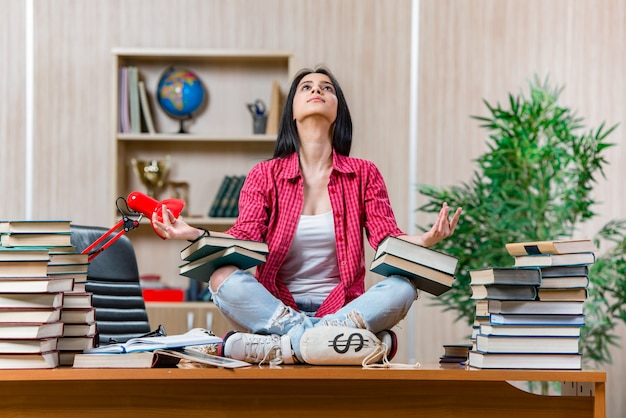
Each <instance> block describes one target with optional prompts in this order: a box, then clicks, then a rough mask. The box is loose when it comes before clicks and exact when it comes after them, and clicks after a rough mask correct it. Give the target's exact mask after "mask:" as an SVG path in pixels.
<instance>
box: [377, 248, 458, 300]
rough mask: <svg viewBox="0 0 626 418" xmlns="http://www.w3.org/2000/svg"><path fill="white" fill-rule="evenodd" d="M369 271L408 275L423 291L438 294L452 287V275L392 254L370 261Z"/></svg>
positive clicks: (389, 274) (384, 274) (387, 274)
mask: <svg viewBox="0 0 626 418" xmlns="http://www.w3.org/2000/svg"><path fill="white" fill-rule="evenodd" d="M370 271H372V272H374V273H377V274H380V275H382V276H386V277H388V276H391V275H399V276H403V277H408V278H410V279H412V280H413V281H414V282H415V285H416V286H417V287H418V288H419V289H421V290H423V291H424V292H427V293H430V294H432V295H435V296H439V295H441V294H442V293H444V292H447V291H448V290H450V289H451V288H452V284H453V283H454V276H453V275H451V274H448V273H444V272H442V271H440V270H436V269H432V268H430V267H427V266H424V265H421V264H418V263H415V262H413V261H409V260H406V259H404V258H401V257H396V256H395V255H393V254H382V255H381V256H379V257H378V258H376V259H374V261H372V264H371V267H370Z"/></svg>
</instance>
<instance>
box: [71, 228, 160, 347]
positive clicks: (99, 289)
mask: <svg viewBox="0 0 626 418" xmlns="http://www.w3.org/2000/svg"><path fill="white" fill-rule="evenodd" d="M107 231H108V229H107V228H103V227H97V226H84V225H73V224H72V225H71V232H72V244H73V245H74V246H75V247H76V251H77V252H82V251H83V250H84V249H85V248H87V247H88V246H89V245H91V244H92V243H93V242H94V241H96V240H97V239H98V238H100V237H101V236H102V235H103V234H104V233H106V232H107ZM85 290H86V291H87V292H91V293H93V306H94V307H95V308H96V327H97V329H98V337H99V343H100V344H101V345H104V344H110V343H112V342H126V341H127V340H128V339H130V338H133V337H138V336H140V335H143V334H146V333H148V332H150V323H149V322H148V314H147V312H146V305H145V302H144V299H143V295H142V293H141V285H140V282H139V269H138V267H137V259H136V258H135V250H134V249H133V245H132V243H131V241H130V239H129V238H128V237H126V236H121V237H120V238H119V239H118V240H117V241H115V242H114V243H113V244H111V246H110V247H108V248H107V249H106V250H104V251H102V252H101V253H100V254H98V255H97V256H96V257H95V258H94V259H93V260H92V261H91V263H90V264H89V270H88V273H87V283H86V285H85Z"/></svg>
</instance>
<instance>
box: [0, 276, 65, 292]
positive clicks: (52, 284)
mask: <svg viewBox="0 0 626 418" xmlns="http://www.w3.org/2000/svg"><path fill="white" fill-rule="evenodd" d="M73 287H74V279H72V278H70V277H66V278H62V279H55V278H51V277H0V293H57V292H66V291H69V290H72V288H73Z"/></svg>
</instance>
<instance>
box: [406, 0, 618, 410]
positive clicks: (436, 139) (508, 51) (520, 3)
mask: <svg viewBox="0 0 626 418" xmlns="http://www.w3.org/2000/svg"><path fill="white" fill-rule="evenodd" d="M420 3H421V8H420V54H419V59H420V72H419V92H420V95H419V109H420V112H419V144H420V147H419V154H420V155H419V157H418V160H419V161H420V163H421V165H420V166H419V168H418V181H419V182H423V183H428V184H438V185H440V184H442V185H451V184H459V183H460V182H461V181H464V180H466V179H468V178H469V176H470V175H471V173H472V172H473V170H474V168H475V166H474V165H473V163H472V160H473V159H474V158H476V157H477V156H478V155H480V154H481V153H483V152H484V151H486V148H485V141H486V139H487V136H486V133H485V131H484V130H481V129H480V128H479V127H478V121H475V120H473V119H470V115H486V114H487V113H486V108H485V106H484V105H483V103H482V99H483V98H485V99H486V100H488V101H489V102H490V103H495V102H498V101H500V102H503V101H504V100H506V99H507V95H508V93H509V92H511V93H517V92H519V91H521V90H524V91H527V89H526V88H527V84H526V81H527V80H528V79H531V78H532V77H533V76H534V74H537V75H539V76H540V77H541V78H545V77H546V76H549V77H550V80H551V81H552V82H553V83H556V84H557V85H562V86H564V87H565V90H564V91H563V93H562V96H561V98H562V103H563V104H566V105H569V106H571V107H572V108H574V109H576V110H577V112H578V115H579V116H582V117H584V118H585V122H586V126H587V127H589V128H591V127H598V125H599V124H600V123H601V122H602V121H606V122H607V124H608V125H613V124H615V123H621V122H623V120H624V116H625V109H626V83H625V82H624V78H625V76H626V56H625V55H624V53H623V41H624V39H626V32H625V31H626V29H625V27H624V23H625V22H626V2H624V1H623V0H600V1H598V0H593V1H592V0H548V1H546V0H506V1H498V0H443V1H442V0H422V1H421V2H420ZM610 139H611V142H615V143H617V146H616V147H614V148H613V149H611V151H610V152H609V153H607V159H608V161H609V166H608V168H607V170H606V180H604V179H600V181H599V183H598V187H597V188H596V190H595V195H596V197H597V200H598V201H599V202H602V204H601V205H599V206H598V207H597V208H595V209H596V210H597V212H598V213H599V216H598V217H597V220H596V221H595V222H592V223H590V224H589V225H587V226H585V227H584V228H582V229H581V230H580V232H579V235H580V236H591V235H592V234H593V233H594V231H597V230H598V229H599V227H600V226H601V225H603V224H604V223H606V222H607V221H608V220H609V219H614V218H619V217H625V216H626V201H625V200H624V186H623V181H622V178H623V176H624V168H623V164H622V161H624V158H625V157H626V148H625V147H624V144H625V141H624V128H623V126H620V127H619V128H618V129H617V130H616V131H615V132H614V133H613V134H612V135H611V137H610ZM424 311H426V310H424ZM425 315H426V312H424V315H421V317H423V316H425ZM423 328H424V330H423V332H420V333H418V334H419V335H420V338H427V339H430V340H434V341H436V342H437V344H430V345H429V346H428V348H427V350H434V349H435V348H436V347H438V345H439V343H441V342H442V341H446V338H450V337H452V335H450V334H449V333H450V332H451V331H450V327H445V328H444V329H446V331H440V330H438V329H437V328H432V329H431V328H430V327H429V325H427V324H425V325H423ZM618 331H619V335H620V336H621V340H620V342H621V344H622V345H624V344H626V339H625V336H626V334H625V333H624V326H620V327H619V330H618ZM624 352H625V350H624V349H614V350H612V353H613V358H614V363H615V364H614V366H613V367H609V368H608V370H609V372H608V385H607V388H608V394H609V396H608V403H607V411H608V415H607V416H610V417H614V418H617V417H623V416H625V415H626V401H625V400H623V399H620V398H621V396H620V394H621V393H623V384H622V383H621V381H622V380H623V375H624V372H625V371H626V364H625V362H624V357H625V356H624ZM435 354H436V352H435Z"/></svg>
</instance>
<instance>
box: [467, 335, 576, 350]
mask: <svg viewBox="0 0 626 418" xmlns="http://www.w3.org/2000/svg"><path fill="white" fill-rule="evenodd" d="M579 341H580V339H579V338H578V337H556V336H543V337H539V336H521V335H482V334H478V335H477V336H476V351H481V352H483V353H536V354H545V353H551V354H557V353H568V354H578V353H579V349H578V343H579Z"/></svg>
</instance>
